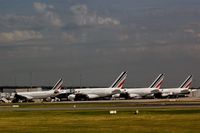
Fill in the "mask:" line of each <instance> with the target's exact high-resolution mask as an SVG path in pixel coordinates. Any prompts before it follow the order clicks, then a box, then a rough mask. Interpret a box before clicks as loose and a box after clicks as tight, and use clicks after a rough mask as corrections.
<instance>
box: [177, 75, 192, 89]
mask: <svg viewBox="0 0 200 133" xmlns="http://www.w3.org/2000/svg"><path fill="white" fill-rule="evenodd" d="M191 84H192V75H189V76H188V77H187V79H186V80H185V81H184V82H183V83H182V84H181V86H180V87H179V88H188V89H189V88H190V86H191Z"/></svg>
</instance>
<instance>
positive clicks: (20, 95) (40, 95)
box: [13, 79, 63, 102]
mask: <svg viewBox="0 0 200 133" xmlns="http://www.w3.org/2000/svg"><path fill="white" fill-rule="evenodd" d="M62 84H63V80H62V79H59V80H58V82H57V83H56V84H55V85H54V87H53V88H52V89H51V90H49V91H34V92H16V94H15V97H14V99H13V102H18V101H19V100H22V101H32V100H33V99H46V98H49V97H54V96H56V95H58V94H59V91H60V89H61V86H62Z"/></svg>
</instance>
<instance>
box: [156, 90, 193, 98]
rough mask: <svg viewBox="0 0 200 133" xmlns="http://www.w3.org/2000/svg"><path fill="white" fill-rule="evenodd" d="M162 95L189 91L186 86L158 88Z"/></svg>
mask: <svg viewBox="0 0 200 133" xmlns="http://www.w3.org/2000/svg"><path fill="white" fill-rule="evenodd" d="M159 91H160V92H161V94H162V96H170V95H178V94H186V93H189V89H188V88H163V89H160V90H159Z"/></svg>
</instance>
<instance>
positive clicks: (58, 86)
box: [52, 78, 63, 93]
mask: <svg viewBox="0 0 200 133" xmlns="http://www.w3.org/2000/svg"><path fill="white" fill-rule="evenodd" d="M62 84H63V80H62V78H60V79H59V80H58V82H57V83H56V84H55V85H54V87H53V88H52V90H54V92H55V93H56V92H58V91H59V90H60V89H61V86H62Z"/></svg>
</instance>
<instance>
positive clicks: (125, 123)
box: [0, 108, 200, 133]
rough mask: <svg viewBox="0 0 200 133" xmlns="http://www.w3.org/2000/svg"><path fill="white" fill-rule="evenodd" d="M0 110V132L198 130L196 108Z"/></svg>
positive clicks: (188, 132) (190, 132)
mask: <svg viewBox="0 0 200 133" xmlns="http://www.w3.org/2000/svg"><path fill="white" fill-rule="evenodd" d="M117 111H118V112H117V114H116V115H110V114H109V110H74V111H12V110H10V111H1V112H0V133H4V132H6V133H32V132H40V133H49V132H54V133H55V132H56V133H59V132H68V133H77V132H81V133H93V132H94V133H102V132H105V133H123V132H124V133H177V132H180V133H193V132H194V133H199V131H200V108H191V109H190V108H173V109H171V108H170V109H169V108H165V109H139V115H135V114H134V112H135V109H122V110H117Z"/></svg>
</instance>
